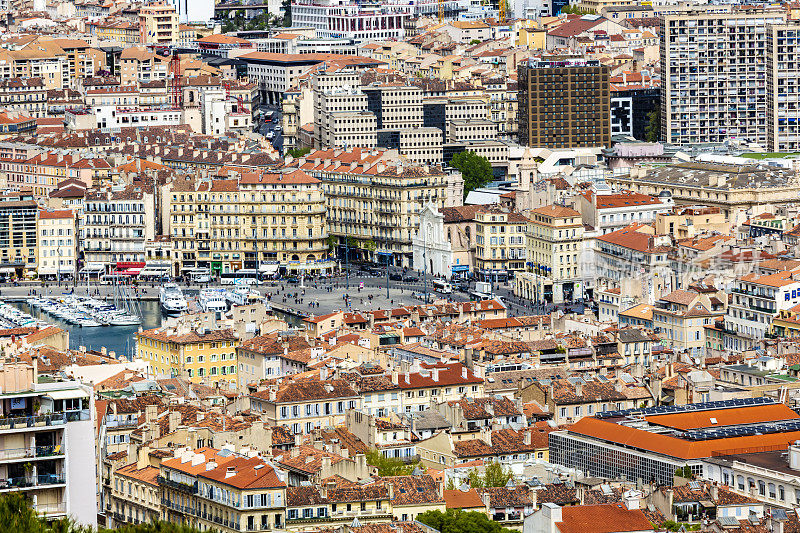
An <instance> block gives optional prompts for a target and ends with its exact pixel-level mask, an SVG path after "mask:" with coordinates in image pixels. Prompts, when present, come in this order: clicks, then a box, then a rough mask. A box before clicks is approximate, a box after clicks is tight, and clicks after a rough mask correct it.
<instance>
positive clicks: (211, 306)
mask: <svg viewBox="0 0 800 533" xmlns="http://www.w3.org/2000/svg"><path fill="white" fill-rule="evenodd" d="M226 295H227V291H226V290H225V289H203V290H201V291H200V295H199V296H198V298H197V302H198V303H199V304H200V307H201V308H202V309H203V311H206V312H209V311H215V312H217V313H224V312H225V311H227V310H228V302H227V300H226V298H225V296H226Z"/></svg>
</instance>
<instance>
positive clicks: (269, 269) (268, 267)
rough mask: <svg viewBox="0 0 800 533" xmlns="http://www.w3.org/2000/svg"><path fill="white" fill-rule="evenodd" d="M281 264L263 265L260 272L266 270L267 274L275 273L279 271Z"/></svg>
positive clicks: (259, 268)
mask: <svg viewBox="0 0 800 533" xmlns="http://www.w3.org/2000/svg"><path fill="white" fill-rule="evenodd" d="M279 267H280V265H261V266H260V267H258V271H259V272H266V273H267V274H273V273H275V272H277V271H278V268H279Z"/></svg>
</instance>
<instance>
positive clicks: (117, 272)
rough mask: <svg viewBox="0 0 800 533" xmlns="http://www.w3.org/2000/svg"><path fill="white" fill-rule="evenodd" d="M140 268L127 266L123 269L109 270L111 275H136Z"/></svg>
mask: <svg viewBox="0 0 800 533" xmlns="http://www.w3.org/2000/svg"><path fill="white" fill-rule="evenodd" d="M141 271H142V269H141V268H128V269H125V270H114V271H113V272H111V275H112V276H138V275H139V272H141Z"/></svg>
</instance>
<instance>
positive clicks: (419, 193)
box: [291, 148, 463, 268]
mask: <svg viewBox="0 0 800 533" xmlns="http://www.w3.org/2000/svg"><path fill="white" fill-rule="evenodd" d="M291 164H292V165H296V166H297V168H299V169H300V170H302V171H304V172H307V173H308V174H309V175H311V176H313V177H315V178H317V179H319V180H321V181H322V188H323V191H324V193H325V201H326V207H327V223H328V231H329V233H330V234H331V235H333V236H334V237H337V238H338V239H339V244H338V245H337V252H338V253H339V254H340V256H342V255H343V254H344V253H345V239H346V238H348V237H349V238H350V239H351V241H352V240H355V241H356V242H355V247H356V248H357V249H358V251H355V252H354V251H353V250H352V249H351V254H359V255H361V257H363V258H364V259H368V260H372V261H377V256H376V255H375V254H376V252H377V253H380V254H390V256H391V257H390V259H389V260H390V262H391V263H392V264H394V265H398V266H407V267H414V265H412V262H413V248H412V239H413V237H414V235H415V233H416V231H417V229H418V227H419V220H418V219H419V213H420V211H421V210H422V208H423V207H424V206H426V205H428V204H429V203H431V204H433V205H434V206H436V207H448V206H450V205H456V203H461V200H462V199H463V180H462V179H461V176H460V174H448V173H445V172H444V171H443V170H441V168H439V167H428V166H416V165H415V166H408V165H405V164H404V162H403V161H402V160H400V159H398V158H397V156H396V153H393V152H391V151H385V150H372V151H367V150H364V149H361V148H351V149H348V150H346V151H343V150H318V151H315V152H311V153H309V154H307V155H306V156H304V157H302V158H300V159H297V160H295V161H294V162H292V163H291ZM459 195H460V196H459ZM373 244H374V246H373ZM352 245H353V243H352V242H349V244H348V246H350V247H352ZM383 261H386V260H385V259H383ZM414 268H419V266H416V267H414Z"/></svg>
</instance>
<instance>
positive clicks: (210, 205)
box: [170, 171, 335, 274]
mask: <svg viewBox="0 0 800 533" xmlns="http://www.w3.org/2000/svg"><path fill="white" fill-rule="evenodd" d="M231 177H235V178H236V179H227V180H214V181H210V182H209V181H204V182H202V181H198V182H194V181H176V182H173V186H172V193H171V197H170V200H171V202H170V215H171V217H170V218H171V223H170V235H171V238H172V242H173V243H174V245H175V248H174V253H175V254H176V259H177V260H178V261H177V262H178V264H179V269H181V270H187V269H192V268H198V267H200V268H210V269H211V270H212V271H213V272H214V273H220V274H221V273H228V272H236V271H237V270H239V269H242V268H246V269H254V268H256V265H258V266H259V268H261V267H263V266H264V263H270V264H273V265H275V268H277V265H280V266H283V267H284V268H285V269H286V270H287V271H288V272H293V271H294V272H300V271H306V272H312V271H315V272H325V271H328V272H330V271H332V270H333V267H334V264H335V263H334V262H333V261H331V260H329V259H328V252H329V247H328V230H327V226H326V209H325V194H324V193H323V192H322V187H321V185H320V182H319V180H317V179H316V178H312V177H311V176H309V175H308V174H306V173H305V172H302V171H294V172H289V173H275V172H269V173H259V172H243V173H242V174H237V175H235V176H233V175H231ZM262 270H263V268H262Z"/></svg>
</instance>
